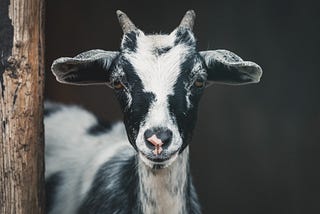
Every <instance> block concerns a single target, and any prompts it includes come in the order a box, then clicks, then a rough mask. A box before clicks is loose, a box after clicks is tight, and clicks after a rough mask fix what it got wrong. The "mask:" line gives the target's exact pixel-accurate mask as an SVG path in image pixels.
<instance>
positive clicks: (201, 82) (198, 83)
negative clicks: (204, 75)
mask: <svg viewBox="0 0 320 214" xmlns="http://www.w3.org/2000/svg"><path fill="white" fill-rule="evenodd" d="M205 84H206V82H205V80H203V79H197V80H196V81H195V82H194V86H195V87H197V88H202V87H204V86H205Z"/></svg>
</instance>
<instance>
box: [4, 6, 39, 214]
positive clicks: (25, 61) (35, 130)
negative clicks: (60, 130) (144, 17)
mask: <svg viewBox="0 0 320 214" xmlns="http://www.w3.org/2000/svg"><path fill="white" fill-rule="evenodd" d="M43 11H44V0H0V57H1V60H0V213H1V214H22V213H23V214H40V213H44V204H45V203H44V175H43V174H44V150H43V149H44V146H43V143H44V139H43V85H44V54H43V53H44V47H43V45H44V36H43V26H44V25H43Z"/></svg>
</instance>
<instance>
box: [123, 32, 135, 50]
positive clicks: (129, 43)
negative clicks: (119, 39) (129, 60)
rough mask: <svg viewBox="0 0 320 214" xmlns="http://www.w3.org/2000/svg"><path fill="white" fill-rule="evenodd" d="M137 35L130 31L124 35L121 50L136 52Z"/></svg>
mask: <svg viewBox="0 0 320 214" xmlns="http://www.w3.org/2000/svg"><path fill="white" fill-rule="evenodd" d="M137 33H138V32H136V31H131V32H129V33H127V34H125V35H124V37H123V43H122V47H121V49H124V50H127V51H130V52H136V51H137Z"/></svg>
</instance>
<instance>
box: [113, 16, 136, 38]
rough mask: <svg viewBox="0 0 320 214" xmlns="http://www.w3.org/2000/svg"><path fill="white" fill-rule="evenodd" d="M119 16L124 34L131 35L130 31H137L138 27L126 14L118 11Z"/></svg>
mask: <svg viewBox="0 0 320 214" xmlns="http://www.w3.org/2000/svg"><path fill="white" fill-rule="evenodd" d="M117 16H118V20H119V24H120V26H121V28H122V30H123V33H124V34H126V33H129V32H130V31H134V30H137V27H136V26H135V25H134V24H133V23H132V21H131V20H130V19H129V17H128V16H127V15H126V14H125V13H124V12H122V11H121V10H117Z"/></svg>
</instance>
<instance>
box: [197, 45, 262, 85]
mask: <svg viewBox="0 0 320 214" xmlns="http://www.w3.org/2000/svg"><path fill="white" fill-rule="evenodd" d="M199 53H200V55H201V56H202V58H203V60H204V62H205V64H206V66H207V72H208V81H209V82H217V83H223V84H231V85H241V84H250V83H257V82H259V81H260V77H261V75H262V69H261V67H260V66H259V65H257V64H256V63H254V62H250V61H243V60H242V59H241V58H240V57H239V56H237V55H236V54H234V53H232V52H231V51H227V50H214V51H201V52H199Z"/></svg>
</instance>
